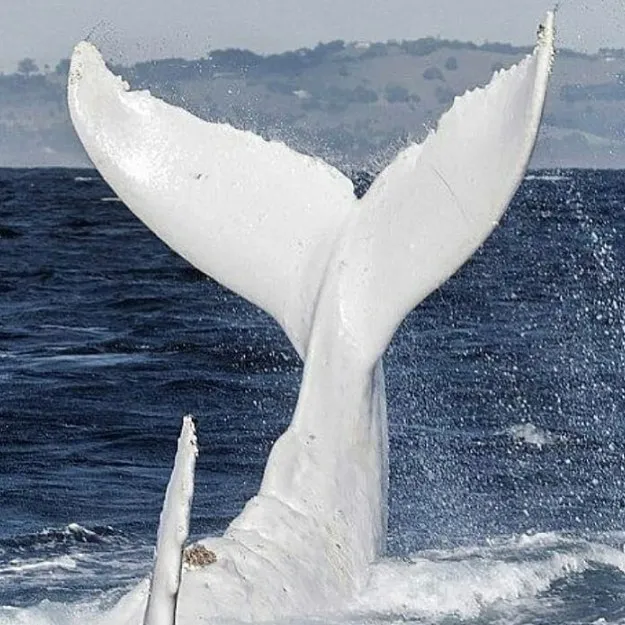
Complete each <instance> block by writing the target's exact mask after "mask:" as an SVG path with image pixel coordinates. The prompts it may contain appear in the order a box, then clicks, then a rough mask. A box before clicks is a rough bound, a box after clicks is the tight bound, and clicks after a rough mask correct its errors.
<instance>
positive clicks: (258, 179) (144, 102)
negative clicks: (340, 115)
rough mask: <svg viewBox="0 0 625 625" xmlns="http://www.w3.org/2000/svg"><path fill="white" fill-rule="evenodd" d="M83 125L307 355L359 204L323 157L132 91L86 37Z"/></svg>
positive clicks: (79, 61)
mask: <svg viewBox="0 0 625 625" xmlns="http://www.w3.org/2000/svg"><path fill="white" fill-rule="evenodd" d="M68 104H69V110H70V114H71V118H72V122H73V124H74V127H75V129H76V132H77V133H78V136H79V138H80V140H81V141H82V143H83V145H84V147H85V149H86V151H87V153H88V155H89V157H90V158H91V160H92V161H93V163H94V165H95V166H96V167H97V169H98V170H99V171H100V173H101V174H102V176H103V177H104V179H105V180H106V181H107V182H108V183H109V184H110V185H111V187H112V188H113V189H114V191H115V192H116V193H117V194H118V195H119V197H120V198H121V199H122V200H123V201H124V202H125V203H126V204H127V206H128V207H129V208H130V209H131V210H132V211H133V212H134V213H135V214H136V215H137V216H138V217H139V218H140V219H141V220H142V221H143V222H144V223H145V224H146V225H147V226H148V227H149V228H150V229H151V230H153V231H154V232H155V233H156V234H157V235H158V236H159V237H160V238H161V239H162V240H163V241H165V243H167V244H168V245H169V246H170V247H171V248H172V249H174V250H175V251H176V252H178V253H179V254H180V255H181V256H183V257H184V258H186V259H187V260H188V261H189V262H191V263H192V264H193V265H195V266H196V267H197V268H198V269H200V270H201V271H203V272H204V273H206V274H207V275H209V276H211V277H213V278H214V279H216V280H217V281H218V282H221V283H222V284H224V285H225V286H227V287H228V288H230V289H232V290H233V291H235V292H237V293H239V294H240V295H242V296H243V297H245V298H246V299H248V300H249V301H251V302H253V303H254V304H256V305H257V306H259V307H261V308H262V309H264V310H265V311H267V312H268V313H269V314H270V315H272V316H273V317H274V318H275V319H276V320H277V321H278V323H280V324H281V325H282V327H283V328H284V330H285V331H286V333H287V335H288V336H289V338H290V340H291V342H292V343H293V345H294V346H295V348H296V349H297V351H298V352H299V353H300V355H302V356H303V355H304V354H305V352H306V345H307V341H308V335H309V330H310V328H309V326H310V323H311V317H312V313H313V308H314V302H315V299H316V296H317V291H318V288H319V284H320V282H321V279H322V275H323V271H324V268H325V263H326V262H327V259H328V256H329V254H330V249H331V246H332V244H333V242H334V240H335V238H336V236H337V232H338V229H339V227H340V224H341V223H342V222H343V220H344V219H345V217H346V215H347V214H348V213H349V212H350V211H351V209H353V207H354V205H355V203H356V201H355V198H354V196H353V186H352V183H351V181H350V180H349V179H348V178H346V177H345V176H343V175H342V174H341V173H340V172H339V171H337V170H336V169H334V168H333V167H331V166H330V165H328V164H326V163H324V162H323V161H321V160H319V159H316V158H311V157H308V156H304V155H302V154H298V153H297V152H295V151H293V150H291V149H289V148H288V147H287V146H285V145H284V144H282V143H278V142H273V141H265V140H264V139H262V138H261V137H259V136H257V135H254V134H253V133H251V132H243V131H240V130H235V129H234V128H232V127H231V126H229V125H227V124H216V123H209V122H206V121H203V120H201V119H199V118H197V117H195V116H193V115H191V114H190V113H188V112H187V111H185V110H183V109H181V108H178V107H175V106H171V105H169V104H166V103H165V102H163V101H162V100H159V99H158V98H155V97H152V96H151V95H150V94H149V92H147V91H129V90H128V85H127V84H126V83H124V82H123V81H122V79H121V78H119V77H117V76H114V75H113V74H112V73H111V72H110V71H109V70H108V69H107V68H106V65H105V63H104V61H103V59H102V57H101V55H100V53H99V52H98V51H97V50H96V48H95V47H94V46H93V45H91V44H89V43H86V42H82V43H80V44H78V45H77V46H76V48H75V50H74V53H73V55H72V61H71V68H70V74H69V81H68Z"/></svg>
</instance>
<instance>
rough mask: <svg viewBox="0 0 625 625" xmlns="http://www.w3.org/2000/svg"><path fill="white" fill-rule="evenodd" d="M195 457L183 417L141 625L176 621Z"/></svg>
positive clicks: (192, 432) (190, 428)
mask: <svg viewBox="0 0 625 625" xmlns="http://www.w3.org/2000/svg"><path fill="white" fill-rule="evenodd" d="M197 454H198V449H197V438H196V435H195V425H194V424H193V419H192V418H191V417H185V418H184V419H183V421H182V431H181V432H180V438H179V439H178V450H177V451H176V458H175V460H174V468H173V470H172V472H171V477H170V478H169V483H168V484H167V491H166V492H165V501H164V502H163V510H162V512H161V518H160V523H159V525H158V535H157V539H156V552H155V554H154V567H153V570H152V579H151V581H150V593H149V598H148V603H147V608H146V610H145V618H144V621H143V622H144V625H172V623H174V622H175V620H176V604H177V599H178V590H179V587H180V576H181V572H182V554H183V551H184V545H185V542H186V541H187V538H188V536H189V520H190V518H191V502H192V500H193V480H194V474H195V460H196V458H197Z"/></svg>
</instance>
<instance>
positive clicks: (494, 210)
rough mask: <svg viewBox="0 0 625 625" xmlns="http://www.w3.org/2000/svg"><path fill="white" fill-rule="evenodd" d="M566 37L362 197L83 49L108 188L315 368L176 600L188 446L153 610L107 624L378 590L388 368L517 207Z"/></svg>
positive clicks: (273, 611)
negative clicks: (431, 297)
mask: <svg viewBox="0 0 625 625" xmlns="http://www.w3.org/2000/svg"><path fill="white" fill-rule="evenodd" d="M553 42H554V16H553V14H552V13H549V14H547V17H546V20H545V22H544V23H543V25H542V26H541V28H540V29H539V36H538V43H537V45H536V48H535V50H534V52H533V53H532V54H531V55H529V56H528V57H527V58H525V59H524V60H523V61H521V62H520V63H519V64H518V65H516V66H514V67H513V68H511V69H509V70H507V71H502V72H498V73H497V74H496V75H495V76H494V77H493V79H492V81H491V83H490V84H489V85H488V86H487V87H486V88H483V89H476V90H474V91H471V92H468V93H466V94H465V95H464V96H462V97H460V98H456V100H455V102H454V105H453V107H452V109H451V110H450V111H449V112H448V113H446V114H445V115H444V116H443V117H442V118H441V120H440V122H439V124H438V129H437V131H436V133H432V134H430V135H429V136H428V138H427V139H426V141H425V142H424V143H423V144H422V145H416V144H415V145H411V146H409V147H408V148H406V149H405V150H403V151H402V152H401V153H400V154H399V155H398V156H397V157H396V159H395V160H394V161H393V162H392V163H391V164H390V165H389V166H388V167H387V168H386V169H385V170H384V171H383V172H382V173H381V174H380V175H379V176H378V178H377V179H376V180H375V182H374V183H373V185H372V187H371V188H370V189H369V191H368V192H367V194H366V195H365V196H364V197H363V198H362V199H360V200H357V199H355V197H354V195H353V192H352V183H351V182H350V180H348V179H347V178H346V177H345V176H343V175H342V174H341V173H339V172H338V171H337V170H335V169H334V168H332V167H330V166H329V165H327V164H326V163H324V162H322V161H321V160H319V159H316V158H312V157H309V156H304V155H302V154H298V153H296V152H294V151H293V150H291V149H289V148H288V147H286V146H285V145H283V144H281V143H277V142H268V141H265V140H264V139H262V138H260V137H258V136H256V135H254V134H252V133H249V132H243V131H239V130H235V129H234V128H231V127H230V126H228V125H224V124H214V123H208V122H205V121H202V120H200V119H198V118H196V117H194V116H193V115H191V114H189V113H188V112H186V111H184V110H182V109H180V108H176V107H174V106H170V105H168V104H166V103H164V102H162V101H160V100H158V99H156V98H154V97H152V96H151V95H150V94H149V92H133V91H130V90H129V87H128V85H127V84H126V83H124V82H123V81H122V80H121V78H118V77H116V76H114V75H113V74H112V73H111V72H109V70H108V69H107V68H106V66H105V64H104V61H103V60H102V57H101V56H100V54H99V53H98V51H97V50H96V48H95V47H94V46H93V45H91V44H89V43H84V42H83V43H80V44H78V45H77V46H76V48H75V50H74V53H73V56H72V61H71V69H70V74H69V84H68V101H69V108H70V113H71V117H72V121H73V123H74V126H75V128H76V131H77V133H78V136H79V137H80V139H81V141H82V143H83V145H84V147H85V149H86V150H87V153H88V154H89V156H90V158H91V160H92V161H93V163H94V165H95V166H96V167H97V168H98V170H99V171H100V173H101V174H102V176H103V177H104V179H105V180H106V181H107V182H108V183H109V184H110V185H111V187H112V188H113V189H114V190H115V191H116V193H117V194H118V195H119V197H120V198H121V199H122V200H123V201H124V202H125V203H126V204H127V206H128V207H129V208H130V209H131V210H132V211H133V212H134V213H135V214H136V215H137V216H138V217H139V218H140V219H141V220H143V221H144V222H145V223H146V224H147V225H148V227H150V228H151V229H152V230H153V231H154V232H155V233H156V234H157V235H158V236H159V237H160V238H161V239H162V240H163V241H165V242H166V243H167V244H168V245H169V246H170V247H171V248H172V249H174V250H175V251H176V252H178V253H179V254H181V255H182V256H183V257H184V258H186V259H187V260H188V261H189V262H191V263H192V264H193V265H195V266H196V267H197V268H198V269H200V270H202V271H203V272H205V273H206V274H207V275H209V276H211V277H212V278H214V279H215V280H217V281H219V282H221V283H222V284H224V285H225V286H227V287H229V288H230V289H232V290H234V291H236V292H237V293H239V294H240V295H242V296H243V297H245V298H247V299H248V300H250V301H251V302H253V303H254V304H256V305H258V306H259V307H261V308H262V309H264V310H265V311H267V312H268V313H269V314H270V315H271V316H273V317H274V318H275V319H276V320H277V321H278V323H279V324H280V325H281V327H282V328H283V329H284V331H285V332H286V334H287V336H288V337H289V339H290V341H291V342H292V344H293V346H294V347H295V349H296V350H297V352H298V353H299V355H300V356H301V357H302V359H303V360H304V363H305V365H304V373H303V379H302V385H301V389H300V393H299V398H298V402H297V407H296V409H295V414H294V415H293V419H292V422H291V424H290V426H289V428H288V429H287V430H286V432H285V433H284V434H283V435H282V436H281V437H280V439H279V440H278V441H277V442H276V444H275V445H274V447H273V449H272V451H271V454H270V456H269V459H268V462H267V466H266V469H265V474H264V477H263V480H262V484H261V487H260V490H259V492H258V494H257V495H256V496H255V497H253V498H252V499H251V500H250V501H249V502H248V503H247V505H246V506H245V508H244V510H243V511H242V512H241V513H240V514H239V516H238V517H237V518H235V519H234V521H233V522H232V523H231V524H230V526H229V527H228V529H227V531H226V532H225V534H224V535H223V537H219V538H210V539H205V540H203V541H201V542H202V543H203V544H204V545H205V546H206V547H207V548H208V549H210V551H211V552H213V553H214V554H215V556H216V561H215V562H214V563H212V564H209V565H207V566H202V567H198V568H183V570H182V575H181V581H180V584H179V587H178V579H179V575H178V574H177V572H176V574H172V572H171V570H168V565H169V568H170V569H171V568H176V567H178V569H177V571H179V567H180V557H179V555H180V553H179V551H180V547H181V545H182V541H183V540H184V536H185V532H186V526H185V523H188V516H186V517H185V514H186V513H185V514H183V513H176V508H177V507H179V508H181V509H183V510H187V507H188V504H189V499H190V492H188V491H186V495H184V494H183V495H182V496H180V497H176V496H175V492H176V479H177V478H175V475H177V473H176V471H177V470H178V471H179V472H180V471H181V472H182V473H180V474H184V470H185V467H186V468H187V473H186V474H187V475H188V474H189V472H188V466H189V463H192V462H193V461H194V457H195V456H194V453H192V451H190V448H189V445H191V446H192V445H193V444H194V443H193V441H194V438H193V433H192V432H190V431H189V430H188V429H187V431H186V434H185V432H184V431H183V439H184V437H185V436H186V440H187V445H186V446H185V444H184V440H183V441H181V443H180V446H179V454H178V457H177V460H176V467H177V468H176V469H175V470H174V476H172V482H170V487H169V489H168V495H167V498H166V502H165V508H164V511H163V515H162V517H161V527H160V529H159V545H161V546H162V548H161V547H159V552H158V553H157V559H156V563H157V564H156V566H155V571H154V574H153V579H152V583H151V588H152V591H151V598H150V601H149V608H148V609H147V612H146V605H147V604H148V595H149V594H150V592H149V583H148V582H147V581H146V582H144V583H142V584H140V585H139V586H138V587H137V588H136V589H135V590H133V591H132V592H131V593H129V595H127V596H126V597H124V598H123V599H122V601H121V602H120V603H119V604H118V605H117V606H116V607H115V608H114V609H113V611H112V612H111V614H110V615H108V616H107V617H106V622H111V623H116V624H123V623H128V624H131V623H132V624H137V625H138V624H139V623H142V622H143V623H145V625H156V624H157V623H158V624H163V625H171V624H172V623H173V622H174V621H176V622H178V623H180V624H181V625H195V624H196V623H203V622H206V621H207V620H209V619H211V618H236V619H243V620H268V619H275V618H279V617H286V616H292V615H298V614H318V613H321V612H332V611H334V610H338V609H339V608H340V607H341V606H342V605H344V604H345V602H346V601H349V600H350V598H352V597H354V596H356V595H357V594H358V592H359V591H360V590H361V589H362V588H363V586H364V585H365V583H366V581H367V576H368V571H369V566H370V565H371V564H372V563H373V562H375V561H376V560H377V559H379V558H380V557H381V556H382V555H383V554H384V549H385V537H386V514H387V513H386V510H387V501H386V499H387V480H388V456H387V454H388V441H387V421H386V402H385V395H384V374H383V370H382V364H381V357H382V355H383V353H384V351H385V349H386V347H387V345H388V343H389V341H390V340H391V338H392V336H393V334H394V332H395V330H396V328H397V327H398V325H399V324H400V323H401V321H402V320H403V318H404V317H405V316H406V315H407V314H408V312H410V311H411V310H412V309H413V308H414V306H416V305H417V304H418V303H419V302H420V301H421V300H423V299H424V298H425V297H426V296H427V295H428V294H429V293H431V292H432V291H433V290H434V289H436V288H437V287H438V286H439V285H440V284H441V283H443V282H444V281H445V280H446V279H447V278H448V277H449V276H450V275H452V274H453V273H454V272H455V271H456V270H457V269H458V268H459V267H460V266H461V265H462V264H463V263H464V262H465V261H466V260H467V259H468V258H469V257H470V256H471V254H472V253H473V252H474V251H475V250H476V249H477V248H478V247H479V246H480V245H481V244H482V242H483V241H484V240H485V239H486V237H487V236H488V234H489V233H490V232H491V231H492V229H493V228H494V227H495V226H496V224H497V223H498V220H499V219H500V217H501V215H502V213H503V212H504V210H505V208H506V207H507V205H508V203H509V202H510V200H511V198H512V196H513V195H514V193H515V191H516V189H517V187H518V185H519V184H520V182H521V180H522V178H523V176H524V174H525V171H526V168H527V164H528V162H529V159H530V156H531V154H532V150H533V148H534V144H535V141H536V136H537V133H538V128H539V124H540V120H541V115H542V111H543V106H544V101H545V93H546V89H547V83H548V78H549V73H550V69H551V65H552V61H553ZM187 427H188V426H187ZM191 490H192V489H191ZM172 493H173V494H172ZM167 519H172V520H171V521H168V520H167ZM175 519H177V520H175ZM181 519H182V520H181ZM185 519H186V520H185ZM176 532H178V534H176ZM174 534H175V536H174ZM167 536H174V537H173V538H172V539H171V540H168V539H167ZM176 536H178V538H180V536H183V538H182V541H181V540H177V539H176ZM176 553H177V554H178V555H176ZM168 554H169V555H168ZM176 597H177V608H176Z"/></svg>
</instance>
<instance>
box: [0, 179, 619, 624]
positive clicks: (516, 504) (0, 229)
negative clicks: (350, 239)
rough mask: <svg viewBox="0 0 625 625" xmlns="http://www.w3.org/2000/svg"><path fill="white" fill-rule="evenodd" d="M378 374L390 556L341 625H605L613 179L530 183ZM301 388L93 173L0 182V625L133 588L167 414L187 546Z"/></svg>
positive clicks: (73, 608) (160, 468)
mask: <svg viewBox="0 0 625 625" xmlns="http://www.w3.org/2000/svg"><path fill="white" fill-rule="evenodd" d="M382 304H383V303H381V305H382ZM385 366H386V373H387V393H388V401H389V419H390V433H391V451H390V454H391V464H390V467H391V491H390V530H389V560H388V562H387V564H385V565H384V567H386V568H384V567H382V568H381V569H380V571H379V572H378V579H376V580H374V581H373V582H372V588H371V590H370V592H369V594H368V595H367V596H366V597H364V598H363V599H362V601H361V602H360V603H359V605H358V606H356V607H355V608H354V609H353V611H352V612H350V613H349V614H347V615H346V616H345V620H346V621H348V622H359V623H362V622H366V623H372V622H383V623H387V622H391V623H394V622H405V621H409V622H417V623H442V624H452V623H453V624H455V623H489V624H490V623H515V624H525V623H528V624H529V623H536V624H538V623H541V624H542V623H545V624H547V623H562V624H567V625H572V624H574V623H588V624H590V623H593V624H607V623H625V553H624V543H625V377H624V372H625V172H601V171H560V172H549V173H546V172H537V173H534V174H533V175H530V176H529V177H528V179H527V180H526V181H525V182H524V183H523V185H522V187H521V189H520V191H519V192H518V194H517V196H516V198H515V200H514V202H513V203H512V205H511V207H510V209H509V211H508V213H507V216H506V218H505V219H504V221H503V222H502V224H501V226H500V227H499V228H498V229H497V230H496V232H495V233H494V235H493V236H492V237H491V238H490V239H489V240H488V242H487V243H486V245H485V246H484V248H483V249H482V250H481V251H480V252H479V253H478V254H476V255H475V257H474V258H473V259H472V260H471V261H470V262H469V263H468V264H467V265H466V266H465V267H464V268H463V269H462V270H461V271H460V272H459V273H458V274H457V275H456V276H455V277H454V278H453V279H451V280H450V281H449V282H448V283H447V284H445V285H444V286H443V287H442V288H441V289H440V290H439V291H438V292H436V293H435V294H433V295H432V296H430V297H429V298H428V299H427V300H426V301H425V302H424V303H423V304H422V305H421V306H419V307H418V308H417V309H416V310H415V311H414V312H413V313H412V314H411V315H410V316H409V317H408V318H407V320H406V321H405V322H404V324H403V325H402V327H401V328H400V330H399V332H398V334H397V336H396V337H395V339H394V341H393V343H392V345H391V347H390V349H389V351H388V354H387V356H386V359H385ZM301 371H302V365H301V363H300V362H299V360H298V357H297V356H296V354H295V353H294V351H293V350H292V348H291V347H290V345H289V343H288V341H287V340H286V338H285V337H284V336H283V334H282V333H281V331H280V330H279V328H278V327H277V325H276V324H275V323H274V322H273V321H272V320H271V319H269V318H268V317H267V316H266V315H265V314H263V313H261V312H260V311H258V310H256V309H255V308H254V307H253V306H251V305H249V304H247V303H246V302H244V301H242V300H241V299H240V298H238V297H237V296H235V295H233V294H231V293H229V292H228V291H226V290H225V289H223V288H222V287H220V286H219V285H217V284H215V283H214V282H212V281H211V280H209V279H207V278H205V277H204V276H203V275H201V274H200V273H199V272H197V271H196V270H195V269H193V268H192V267H190V266H189V265H187V264H186V263H185V262H184V261H183V260H181V259H180V258H179V257H177V256H176V255H175V254H174V253H173V252H171V251H170V250H169V249H168V248H167V247H165V245H163V244H162V243H161V242H160V241H159V240H157V239H156V237H155V236H153V235H152V234H151V233H150V232H149V231H147V230H146V228H145V227H144V226H143V225H142V224H141V223H140V222H139V221H137V220H136V219H135V218H134V217H133V216H132V215H131V213H130V212H129V211H128V210H127V209H126V208H125V207H124V205H123V204H122V203H121V202H119V201H117V199H116V198H115V196H114V194H113V193H112V191H111V190H110V189H109V188H108V187H107V185H106V184H105V183H104V182H103V181H102V180H101V179H100V178H99V176H98V175H97V174H96V173H95V172H94V171H91V170H54V169H50V170H0V624H2V625H5V624H11V625H14V624H16V623H20V624H27V625H32V624H39V623H42V624H44V623H45V624H48V623H69V622H80V618H79V617H77V616H76V615H77V614H79V615H80V614H86V613H89V614H91V612H90V610H91V611H94V612H95V613H97V610H99V609H103V608H105V607H106V606H108V605H111V604H112V603H113V602H114V601H115V600H116V599H117V598H118V597H119V596H120V595H121V594H122V593H123V592H124V591H125V590H127V589H128V588H129V587H131V586H132V585H133V584H134V583H135V582H136V581H137V580H138V579H140V578H141V577H143V576H144V575H146V574H147V573H148V572H149V569H150V562H151V557H152V550H153V545H154V540H155V532H156V526H157V521H158V515H159V511H160V506H161V503H162V498H163V494H164V490H165V486H166V483H167V479H168V477H169V472H170V470H171V466H172V462H173V456H174V453H175V448H176V439H177V435H178V432H179V428H180V425H181V418H182V416H184V415H185V414H188V413H192V414H193V415H195V417H196V418H197V420H198V423H199V442H200V449H201V453H200V458H199V464H198V468H197V474H196V495H195V500H194V507H193V515H192V533H193V537H200V536H203V535H206V534H215V533H219V532H221V531H223V530H224V529H225V528H226V526H227V524H228V522H229V521H230V520H231V519H232V518H233V517H234V516H235V515H236V514H237V512H238V511H239V510H240V509H241V507H242V505H243V504H244V502H245V501H246V500H247V499H248V498H249V497H250V496H251V495H253V494H254V493H255V491H256V489H257V488H258V485H259V482H260V479H261V475H262V471H263V467H264V464H265V461H266V458H267V454H268V452H269V449H270V447H271V445H272V443H273V442H274V441H275V440H276V438H277V437H278V436H279V435H280V433H281V432H282V431H283V430H284V428H285V427H286V426H287V424H288V423H289V419H290V415H291V413H292V411H293V408H294V405H295V400H296V397H297V392H298V386H299V380H300V377H301ZM77 619H78V620H77ZM84 622H86V617H85V621H84Z"/></svg>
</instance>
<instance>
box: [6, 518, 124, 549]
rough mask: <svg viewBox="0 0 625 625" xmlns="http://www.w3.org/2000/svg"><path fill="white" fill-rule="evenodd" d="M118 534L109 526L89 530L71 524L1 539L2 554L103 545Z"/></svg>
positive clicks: (76, 524)
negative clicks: (9, 551)
mask: <svg viewBox="0 0 625 625" xmlns="http://www.w3.org/2000/svg"><path fill="white" fill-rule="evenodd" d="M118 534H119V533H118V532H116V531H115V530H114V529H113V528H112V527H110V526H108V525H106V526H96V527H94V528H93V529H89V528H86V527H83V526H82V525H79V524H78V523H70V524H69V525H66V526H65V527H61V528H47V529H44V530H42V531H40V532H36V533H33V534H24V535H22V536H14V537H9V538H3V539H0V553H2V551H5V550H7V549H29V548H33V547H42V546H50V545H53V546H59V545H68V544H69V545H72V544H85V543H97V544H101V543H107V542H109V541H110V538H111V537H112V536H116V535H118Z"/></svg>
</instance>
